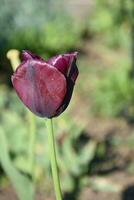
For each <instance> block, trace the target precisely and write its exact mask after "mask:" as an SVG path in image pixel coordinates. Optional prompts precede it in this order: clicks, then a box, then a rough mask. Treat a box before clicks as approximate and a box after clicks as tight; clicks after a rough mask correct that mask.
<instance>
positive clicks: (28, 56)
mask: <svg viewBox="0 0 134 200" xmlns="http://www.w3.org/2000/svg"><path fill="white" fill-rule="evenodd" d="M21 59H22V61H27V60H30V59H35V60H37V61H43V62H44V59H43V58H41V57H40V56H37V55H35V54H33V53H32V52H31V51H28V50H23V51H22V54H21Z"/></svg>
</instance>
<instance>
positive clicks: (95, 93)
mask: <svg viewBox="0 0 134 200" xmlns="http://www.w3.org/2000/svg"><path fill="white" fill-rule="evenodd" d="M12 49H16V50H17V51H12ZM23 49H28V50H31V51H32V52H33V53H35V54H38V55H40V56H42V57H43V58H44V59H47V58H49V57H50V56H53V55H55V54H60V53H65V52H73V51H78V61H77V65H78V68H79V72H80V73H79V77H78V80H77V83H76V86H75V91H74V93H73V98H72V100H71V103H70V105H69V107H68V109H67V110H66V111H65V112H64V113H63V114H62V115H61V116H60V117H58V118H55V119H54V130H55V135H56V141H57V153H58V165H59V172H60V179H61V185H62V191H63V193H64V199H65V200H101V199H103V200H107V199H109V200H133V199H134V1H133V0H116V1H114V0H102V1H99V0H68V1H65V0H55V1H53V0H38V1H36V0H27V1H21V0H0V200H9V199H10V200H17V199H18V197H17V195H16V192H15V191H16V190H15V188H16V187H17V185H19V183H18V179H15V178H14V177H15V176H14V177H13V175H14V173H15V174H16V171H17V173H18V172H19V174H21V175H25V177H27V178H29V179H30V178H31V177H34V181H35V184H36V187H37V192H36V194H37V195H36V196H37V200H43V199H46V200H54V193H53V184H52V180H51V173H50V163H49V154H48V147H47V131H46V130H44V121H45V119H44V120H42V119H40V118H35V124H36V127H34V128H35V129H34V130H35V133H36V148H35V154H34V156H35V164H34V175H33V173H32V170H31V160H32V156H33V154H32V153H31V146H30V145H31V143H30V141H31V140H30V137H31V131H32V130H33V126H34V125H33V124H32V123H33V121H31V116H30V113H29V112H27V110H26V108H25V107H24V106H23V105H22V103H21V102H20V101H19V99H18V97H17V95H16V93H15V92H14V90H13V88H12V84H11V75H12V74H13V68H12V67H13V66H14V65H15V64H16V63H17V62H18V61H19V52H21V50H23Z"/></svg>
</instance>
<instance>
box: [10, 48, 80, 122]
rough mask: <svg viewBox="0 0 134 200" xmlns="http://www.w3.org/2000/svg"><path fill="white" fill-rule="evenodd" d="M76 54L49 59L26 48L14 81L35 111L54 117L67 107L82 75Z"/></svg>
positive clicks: (27, 103)
mask: <svg viewBox="0 0 134 200" xmlns="http://www.w3.org/2000/svg"><path fill="white" fill-rule="evenodd" d="M76 57H77V53H76V52H74V53H70V54H69V53H68V54H63V55H57V56H54V57H52V58H50V59H49V60H48V61H45V60H43V59H42V58H41V57H39V56H37V55H34V54H33V53H31V52H30V51H23V52H22V62H21V64H20V65H19V66H18V68H17V69H16V71H15V72H14V74H13V76H12V83H13V86H14V88H15V90H16V92H17V94H18V96H19V98H20V99H21V100H22V102H23V103H24V104H25V105H26V106H27V107H28V108H29V109H30V110H31V111H32V112H33V113H34V114H36V115H38V116H40V117H46V118H52V117H56V116H58V115H60V114H61V113H62V112H63V111H64V110H65V109H66V108H67V106H68V104H69V102H70V99H71V96H72V92H73V88H74V85H75V81H76V78H77V76H78V68H77V66H76Z"/></svg>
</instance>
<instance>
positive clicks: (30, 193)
mask: <svg viewBox="0 0 134 200" xmlns="http://www.w3.org/2000/svg"><path fill="white" fill-rule="evenodd" d="M0 163H1V165H2V168H3V169H4V171H5V173H6V174H7V176H8V178H9V180H10V181H11V183H12V185H13V187H14V188H15V191H16V193H17V195H18V197H19V199H20V200H33V198H34V187H33V184H32V182H31V180H30V179H29V178H28V177H26V176H24V175H23V174H21V173H20V172H19V171H18V170H17V169H16V168H15V167H14V165H13V164H12V162H11V159H10V157H9V152H8V145H7V140H6V137H5V133H4V130H3V129H2V128H1V127H0Z"/></svg>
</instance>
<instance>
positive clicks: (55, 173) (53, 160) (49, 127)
mask: <svg viewBox="0 0 134 200" xmlns="http://www.w3.org/2000/svg"><path fill="white" fill-rule="evenodd" d="M46 124H47V130H48V143H49V152H50V160H51V170H52V176H53V183H54V189H55V195H56V200H62V193H61V187H60V179H59V174H58V166H57V159H56V148H55V139H54V131H53V123H52V119H48V120H47V122H46Z"/></svg>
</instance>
